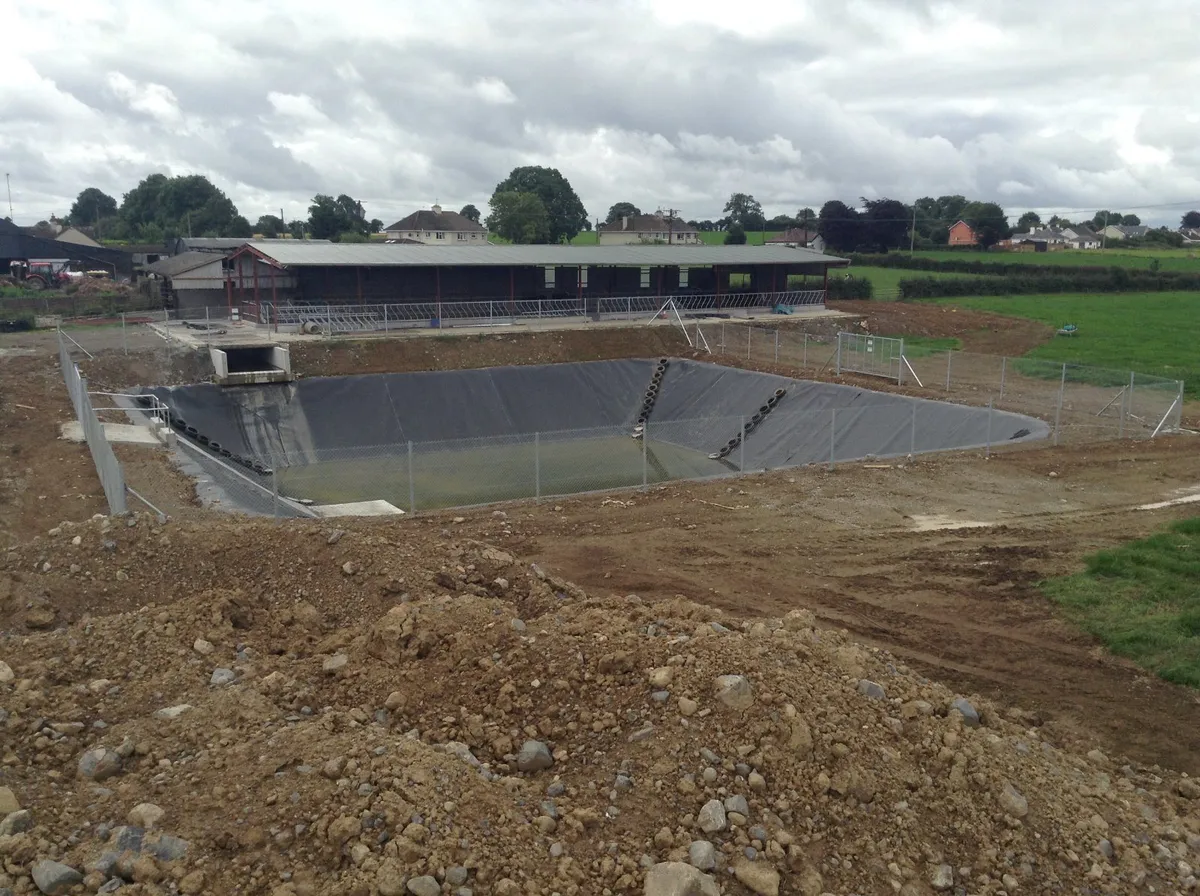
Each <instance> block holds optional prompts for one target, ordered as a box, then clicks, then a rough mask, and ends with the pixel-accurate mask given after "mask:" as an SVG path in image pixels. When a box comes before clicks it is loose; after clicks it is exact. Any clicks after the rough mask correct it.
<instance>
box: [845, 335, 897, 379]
mask: <svg viewBox="0 0 1200 896" xmlns="http://www.w3.org/2000/svg"><path fill="white" fill-rule="evenodd" d="M903 366H904V340H903V339H894V338H892V337H890V336H866V335H861V334H858V333H838V342H837V373H838V375H839V376H841V375H842V374H843V373H865V374H866V375H867V376H881V377H884V378H885V379H889V380H895V381H896V382H897V383H899V382H900V381H901V379H902V377H903Z"/></svg>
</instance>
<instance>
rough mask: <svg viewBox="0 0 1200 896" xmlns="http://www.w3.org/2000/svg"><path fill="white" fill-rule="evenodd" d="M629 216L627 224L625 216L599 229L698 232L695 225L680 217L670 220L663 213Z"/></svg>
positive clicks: (610, 231) (612, 230)
mask: <svg viewBox="0 0 1200 896" xmlns="http://www.w3.org/2000/svg"><path fill="white" fill-rule="evenodd" d="M628 218H629V222H628V225H627V226H626V223H625V220H624V219H623V218H617V220H615V221H612V222H610V223H608V224H601V225H600V226H599V227H598V228H597V229H598V230H601V231H603V232H604V233H667V232H668V231H670V232H671V233H696V228H695V227H690V226H688V224H687V222H685V221H681V220H679V219H678V218H676V219H675V220H674V221H668V220H667V219H666V218H664V217H663V216H662V215H629V216H628Z"/></svg>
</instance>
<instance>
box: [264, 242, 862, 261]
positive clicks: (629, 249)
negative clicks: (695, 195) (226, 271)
mask: <svg viewBox="0 0 1200 896" xmlns="http://www.w3.org/2000/svg"><path fill="white" fill-rule="evenodd" d="M247 247H248V248H250V249H252V250H254V251H255V252H256V253H258V254H259V255H261V256H263V257H265V258H269V259H271V260H273V261H275V262H276V263H277V264H280V265H283V266H285V267H435V266H443V267H460V266H463V267H465V266H471V267H507V266H515V267H537V266H543V265H544V266H547V267H548V266H551V265H554V266H558V267H577V266H580V265H583V266H589V265H599V266H625V267H641V266H644V265H649V266H652V267H654V266H660V265H665V266H677V265H679V266H684V267H705V266H708V265H714V264H717V265H753V264H790V265H796V264H812V265H843V264H847V261H846V260H845V259H844V258H836V257H834V256H832V255H824V254H822V253H820V252H814V251H813V250H811V249H791V248H788V247H784V246H640V245H635V246H563V245H548V246H547V245H538V246H493V245H488V246H472V247H470V248H466V249H464V248H455V247H447V246H406V245H398V244H395V243H325V244H314V243H308V244H305V243H299V242H289V241H278V242H252V243H249V244H247Z"/></svg>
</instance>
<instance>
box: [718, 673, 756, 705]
mask: <svg viewBox="0 0 1200 896" xmlns="http://www.w3.org/2000/svg"><path fill="white" fill-rule="evenodd" d="M714 691H715V693H716V697H717V699H718V700H719V701H720V702H721V703H722V704H724V705H725V706H727V707H729V708H730V709H736V710H744V709H749V708H750V707H751V706H753V705H754V690H753V688H751V686H750V680H749V679H748V678H746V676H745V675H721V676H718V678H717V680H716V681H715V682H714Z"/></svg>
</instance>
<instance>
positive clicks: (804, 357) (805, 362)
mask: <svg viewBox="0 0 1200 896" xmlns="http://www.w3.org/2000/svg"><path fill="white" fill-rule="evenodd" d="M800 366H801V367H804V368H807V367H808V333H807V332H806V333H805V334H804V354H803V355H802V356H801V360H800Z"/></svg>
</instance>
